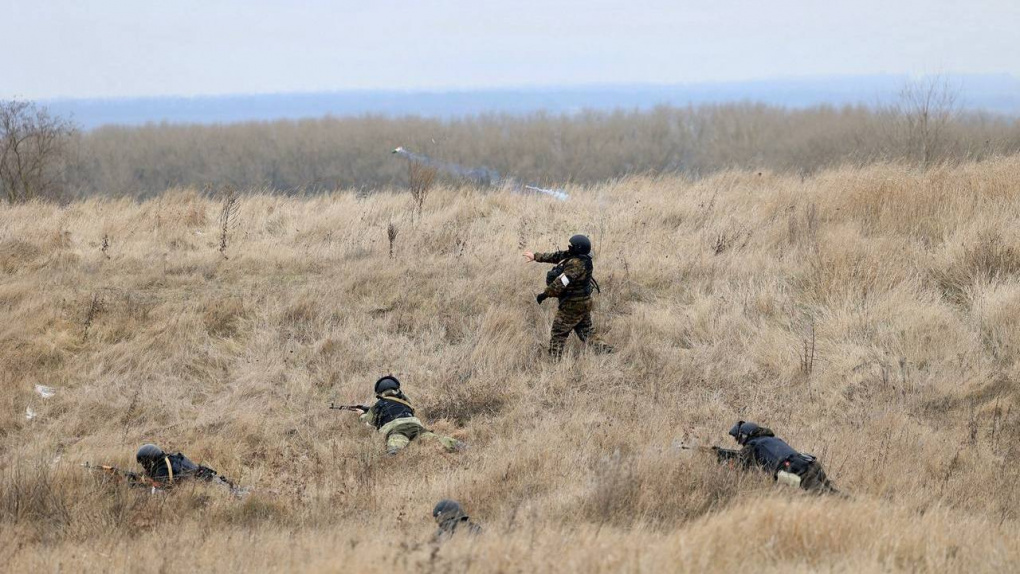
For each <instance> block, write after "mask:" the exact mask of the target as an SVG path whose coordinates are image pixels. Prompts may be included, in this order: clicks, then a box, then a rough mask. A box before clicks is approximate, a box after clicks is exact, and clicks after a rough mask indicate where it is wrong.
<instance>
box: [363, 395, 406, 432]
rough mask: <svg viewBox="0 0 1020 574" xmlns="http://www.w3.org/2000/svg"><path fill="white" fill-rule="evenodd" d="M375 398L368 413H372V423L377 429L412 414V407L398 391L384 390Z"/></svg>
mask: <svg viewBox="0 0 1020 574" xmlns="http://www.w3.org/2000/svg"><path fill="white" fill-rule="evenodd" d="M376 398H377V399H379V400H377V401H376V402H375V404H374V405H372V408H371V409H369V413H371V414H372V424H373V425H374V426H375V428H377V429H379V428H382V427H383V426H385V425H386V424H387V423H390V422H393V421H395V420H397V419H402V418H407V417H413V416H414V408H413V407H411V405H410V404H409V403H408V401H407V397H405V396H404V393H401V392H400V391H386V392H385V393H384V394H382V395H379V396H377V397H376Z"/></svg>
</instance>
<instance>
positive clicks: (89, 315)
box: [81, 293, 103, 341]
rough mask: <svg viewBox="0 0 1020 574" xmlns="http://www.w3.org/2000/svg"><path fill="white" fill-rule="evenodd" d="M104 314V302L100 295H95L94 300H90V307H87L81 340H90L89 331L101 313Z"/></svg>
mask: <svg viewBox="0 0 1020 574" xmlns="http://www.w3.org/2000/svg"><path fill="white" fill-rule="evenodd" d="M102 312H103V300H102V298H101V297H100V296H99V293H93V294H92V298H91V299H89V303H88V305H87V306H86V307H85V317H84V319H82V333H81V339H82V341H85V340H87V339H88V338H89V329H91V328H92V324H93V323H94V322H95V320H96V318H97V317H98V316H99V314H100V313H102Z"/></svg>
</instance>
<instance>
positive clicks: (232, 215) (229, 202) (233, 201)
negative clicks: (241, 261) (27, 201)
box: [219, 187, 241, 258]
mask: <svg viewBox="0 0 1020 574" xmlns="http://www.w3.org/2000/svg"><path fill="white" fill-rule="evenodd" d="M239 202H240V198H239V197H238V195H237V190H235V189H234V188H233V187H229V188H227V190H226V192H225V194H224V196H223V204H222V206H221V207H220V219H219V223H220V253H221V254H222V255H223V257H224V258H226V257H227V236H228V234H229V232H230V230H231V229H232V228H233V227H235V226H236V225H237V213H238V210H239V209H240V208H241V205H240V203H239Z"/></svg>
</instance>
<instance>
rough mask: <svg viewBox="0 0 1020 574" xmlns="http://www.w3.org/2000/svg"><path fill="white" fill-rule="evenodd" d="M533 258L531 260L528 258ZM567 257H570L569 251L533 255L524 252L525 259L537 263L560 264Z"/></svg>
mask: <svg viewBox="0 0 1020 574" xmlns="http://www.w3.org/2000/svg"><path fill="white" fill-rule="evenodd" d="M529 255H530V256H531V257H530V258H529V257H528V256H529ZM567 257H570V253H569V252H567V251H550V252H548V253H532V252H530V251H525V252H524V258H525V259H527V260H528V261H537V262H539V263H559V262H560V261H563V260H564V259H566V258H567Z"/></svg>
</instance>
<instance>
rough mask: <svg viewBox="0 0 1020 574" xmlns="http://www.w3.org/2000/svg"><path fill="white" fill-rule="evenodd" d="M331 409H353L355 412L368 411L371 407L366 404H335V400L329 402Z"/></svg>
mask: <svg viewBox="0 0 1020 574" xmlns="http://www.w3.org/2000/svg"><path fill="white" fill-rule="evenodd" d="M329 408H330V410H334V411H351V412H354V413H367V412H368V410H369V409H370V408H371V407H366V406H365V405H337V404H333V401H330V402H329Z"/></svg>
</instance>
